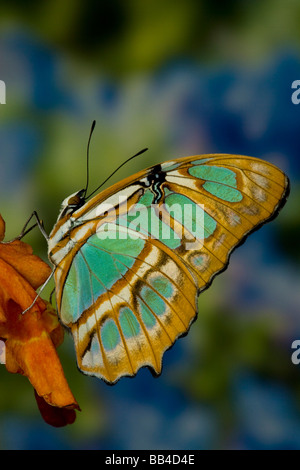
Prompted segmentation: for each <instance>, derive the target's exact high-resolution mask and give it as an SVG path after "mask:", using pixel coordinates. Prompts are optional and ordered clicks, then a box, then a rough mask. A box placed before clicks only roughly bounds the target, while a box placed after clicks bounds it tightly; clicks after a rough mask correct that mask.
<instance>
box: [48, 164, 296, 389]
mask: <svg viewBox="0 0 300 470" xmlns="http://www.w3.org/2000/svg"><path fill="white" fill-rule="evenodd" d="M287 191H288V180H287V178H286V176H285V175H284V174H283V173H282V172H281V170H279V169H278V168H276V167H275V166H274V165H271V164H270V163H267V162H264V161H263V160H259V159H255V158H251V157H242V156H232V155H204V156H196V157H187V158H183V159H179V160H175V161H172V162H166V163H164V164H162V165H156V166H155V167H152V168H150V169H148V170H145V171H144V172H140V173H139V174H137V175H134V176H133V177H131V178H128V179H127V180H125V181H124V182H121V183H119V184H118V185H114V186H113V187H112V188H110V189H108V190H106V191H104V192H103V193H100V194H99V195H97V196H95V197H94V198H93V199H91V200H90V201H89V202H86V203H85V204H84V205H83V206H82V207H79V208H78V210H76V211H75V212H72V213H70V214H67V215H64V216H61V217H59V220H58V222H57V224H56V226H55V227H54V229H53V231H52V233H51V235H50V240H49V256H50V259H51V260H52V261H53V262H54V264H55V265H56V270H55V281H56V296H57V305H58V311H59V315H60V318H61V321H62V323H63V324H64V325H65V326H67V327H68V328H69V329H70V330H71V332H72V334H73V337H74V341H75V348H76V353H77V362H78V366H79V368H80V369H81V370H82V371H83V372H85V373H87V374H91V375H95V376H98V377H101V378H103V379H105V380H106V381H107V382H110V383H114V382H116V381H117V380H118V379H119V378H120V377H122V376H124V375H134V374H136V372H137V371H138V369H139V368H141V367H143V366H148V367H150V368H151V369H153V371H154V372H155V373H157V374H158V373H160V371H161V363H162V356H163V353H164V351H165V350H166V349H168V348H169V347H170V346H171V345H172V344H173V343H174V341H175V340H176V339H177V338H178V337H179V336H180V335H182V334H184V333H186V332H187V330H188V328H189V326H190V324H191V322H192V321H193V319H194V318H195V316H196V311H197V294H198V293H199V292H200V291H201V290H203V289H205V288H206V287H207V286H208V285H209V284H210V282H211V281H212V279H213V277H214V276H215V275H216V274H217V273H218V272H220V271H222V270H223V269H224V268H225V267H226V266H227V264H228V259H229V255H230V253H231V252H232V250H233V249H234V248H235V247H236V246H237V245H239V244H240V243H241V242H242V241H243V239H244V238H245V236H246V235H247V234H249V233H250V232H251V231H253V230H254V229H255V228H257V227H259V226H260V225H261V224H262V223H264V222H266V221H267V220H269V219H271V218H272V217H273V216H275V215H276V213H277V212H278V210H279V208H280V206H281V205H283V203H284V201H285V198H286V195H287ZM72 200H73V199H72Z"/></svg>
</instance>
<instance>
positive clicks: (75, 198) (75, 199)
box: [68, 194, 81, 207]
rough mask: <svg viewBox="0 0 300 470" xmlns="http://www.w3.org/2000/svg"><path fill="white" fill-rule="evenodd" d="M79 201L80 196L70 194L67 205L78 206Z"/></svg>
mask: <svg viewBox="0 0 300 470" xmlns="http://www.w3.org/2000/svg"><path fill="white" fill-rule="evenodd" d="M80 202H81V198H80V196H78V194H77V195H76V196H72V197H70V199H69V200H68V206H75V207H76V206H78V205H79V204H80Z"/></svg>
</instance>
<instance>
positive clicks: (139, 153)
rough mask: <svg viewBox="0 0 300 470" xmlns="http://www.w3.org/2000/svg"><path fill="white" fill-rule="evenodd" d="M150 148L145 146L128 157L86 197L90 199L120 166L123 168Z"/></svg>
mask: <svg viewBox="0 0 300 470" xmlns="http://www.w3.org/2000/svg"><path fill="white" fill-rule="evenodd" d="M147 150H148V148H145V149H143V150H140V151H139V152H138V153H136V154H135V155H133V156H132V157H130V158H128V159H127V160H125V162H123V163H122V164H121V165H120V166H118V168H117V169H116V170H115V171H113V172H112V174H111V175H109V177H108V178H106V180H104V181H103V183H101V184H100V186H98V188H96V189H95V190H94V191H93V192H92V193H91V194H90V195H89V196H87V197H86V199H88V198H89V197H91V196H92V195H93V194H95V193H96V192H97V191H98V190H99V189H100V188H102V186H103V185H104V184H105V183H106V182H107V181H108V180H109V179H110V178H111V177H112V176H113V175H114V174H115V173H117V171H119V170H120V168H122V166H124V165H126V163H128V162H130V160H133V159H134V158H136V157H138V156H139V155H141V154H142V153H144V152H146V151H147Z"/></svg>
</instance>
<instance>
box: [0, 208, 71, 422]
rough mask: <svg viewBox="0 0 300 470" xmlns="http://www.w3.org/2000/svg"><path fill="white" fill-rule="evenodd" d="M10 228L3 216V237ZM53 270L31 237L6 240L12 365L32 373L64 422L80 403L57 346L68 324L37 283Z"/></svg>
mask: <svg viewBox="0 0 300 470" xmlns="http://www.w3.org/2000/svg"><path fill="white" fill-rule="evenodd" d="M4 229H5V225H4V221H3V219H2V217H1V216H0V239H1V236H2V238H3V236H4ZM1 230H2V232H1ZM50 273H51V268H50V267H49V266H48V265H47V264H46V263H44V262H43V261H42V260H41V259H40V258H38V257H37V256H34V255H33V254H32V249H31V247H30V246H29V245H27V244H26V243H23V242H20V241H15V242H12V243H8V244H4V243H0V339H3V340H4V341H5V350H6V368H7V370H8V371H9V372H12V373H20V374H22V375H26V376H27V377H28V379H29V380H30V382H31V384H32V386H33V387H34V389H35V392H36V394H37V396H38V397H39V398H38V399H37V402H38V406H39V408H40V409H41V410H42V411H41V413H42V415H43V416H47V419H46V418H45V419H46V421H47V422H49V424H51V423H50V421H51V420H52V421H53V422H54V423H60V424H53V425H55V426H63V425H64V424H63V423H65V424H70V423H71V422H73V421H74V419H75V411H74V410H75V409H77V410H80V408H79V405H78V403H77V402H76V400H75V398H74V396H73V394H72V392H71V390H70V388H69V386H68V383H67V381H66V378H65V376H64V373H63V369H62V366H61V363H60V361H59V358H58V355H57V352H56V347H58V346H59V344H61V343H62V341H63V337H64V330H63V328H62V326H61V325H60V323H59V321H58V318H57V315H56V313H55V311H54V309H53V308H52V306H51V305H50V304H49V303H46V302H45V301H43V300H42V299H41V298H39V297H38V298H37V299H36V292H35V289H36V287H38V286H40V285H41V284H42V283H43V282H44V281H45V280H46V279H47V277H48V276H49V274H50ZM33 302H34V304H33ZM32 304H33V305H32ZM31 305H32V307H31V308H30V310H28V311H26V312H25V313H24V314H23V312H24V311H25V310H26V309H28V307H30V306H31ZM46 404H47V405H46ZM47 406H50V409H51V413H50V411H49V410H50V409H49V410H48V407H47ZM57 409H59V411H57ZM47 410H48V411H47ZM51 416H52V418H51ZM54 416H55V418H54Z"/></svg>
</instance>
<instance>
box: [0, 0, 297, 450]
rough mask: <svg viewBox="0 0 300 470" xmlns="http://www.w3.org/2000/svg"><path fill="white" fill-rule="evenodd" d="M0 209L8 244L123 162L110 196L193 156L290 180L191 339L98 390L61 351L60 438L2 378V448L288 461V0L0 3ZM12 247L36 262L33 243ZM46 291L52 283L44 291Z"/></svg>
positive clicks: (292, 323)
mask: <svg viewBox="0 0 300 470" xmlns="http://www.w3.org/2000/svg"><path fill="white" fill-rule="evenodd" d="M0 10H1V18H0V79H1V80H3V81H4V82H5V84H6V104H0V198H1V205H0V211H1V214H2V216H3V217H4V219H5V220H6V224H7V232H6V233H7V239H10V238H13V237H14V236H16V235H18V234H19V233H20V230H21V228H22V226H23V225H24V223H25V220H26V219H27V218H28V216H29V215H30V214H31V213H32V211H33V210H37V211H38V213H39V215H40V217H41V218H42V219H43V220H44V224H45V227H46V230H47V231H48V232H50V230H51V228H52V226H53V224H54V223H55V220H56V218H57V215H58V210H59V207H60V203H61V201H62V200H63V199H64V198H65V197H66V196H67V195H69V194H70V193H72V192H74V191H76V190H78V189H81V188H82V187H84V185H85V168H86V145H87V139H88V135H89V130H90V126H91V123H92V121H93V120H94V119H96V121H97V126H96V129H95V132H94V135H93V139H92V144H91V181H90V188H91V189H92V188H95V187H96V186H97V185H99V184H100V183H101V182H102V181H103V180H104V179H105V178H106V177H107V176H108V175H109V174H110V173H111V172H112V171H114V170H115V168H116V167H117V166H118V165H119V164H121V163H122V162H123V161H124V160H125V159H126V158H128V157H130V156H131V155H133V154H134V153H136V152H138V151H139V150H141V149H142V148H144V147H149V151H148V152H146V153H145V154H143V155H142V156H141V157H139V158H138V159H135V160H134V161H132V162H130V163H129V164H128V165H126V166H125V167H124V168H122V170H120V171H119V172H118V174H117V175H115V177H114V178H112V180H110V182H109V184H112V183H113V182H116V181H118V180H120V179H121V178H123V177H125V176H129V175H131V174H133V173H134V172H136V171H138V170H141V169H143V168H145V167H147V166H149V165H152V164H155V163H159V162H162V161H165V160H168V159H171V158H172V159H173V158H177V157H182V156H187V155H194V154H201V153H214V152H216V153H218V152H220V153H227V152H228V153H233V154H234V153H238V154H245V155H251V156H256V157H260V158H263V159H266V160H268V161H270V162H272V163H274V164H276V165H278V166H279V167H280V168H281V169H282V170H284V171H285V172H286V173H287V174H288V175H289V176H290V179H291V188H292V189H291V195H290V198H289V200H288V202H287V204H286V206H285V207H284V210H283V211H282V212H281V213H280V215H279V216H278V218H277V219H275V220H274V221H273V222H272V223H271V224H268V225H266V226H264V227H263V228H262V229H260V230H259V231H258V232H256V233H254V234H252V235H251V236H250V237H249V239H248V240H247V241H246V243H245V244H244V245H243V246H241V247H240V248H239V249H238V250H237V251H236V252H235V253H234V254H233V255H232V258H231V263H230V266H229V268H228V269H227V271H226V272H225V273H223V274H222V275H221V276H219V277H217V278H216V279H215V280H214V282H213V284H212V286H211V287H210V289H208V290H207V291H206V292H204V293H203V294H202V295H201V296H200V298H199V316H198V320H197V321H196V322H195V323H194V324H193V326H192V327H191V330H190V332H189V334H188V335H187V336H186V337H184V338H182V339H180V340H178V341H177V342H176V344H175V345H174V346H173V348H172V349H171V350H169V351H168V352H167V353H166V354H165V356H164V367H163V373H162V375H161V376H160V377H159V378H157V379H154V378H153V377H152V375H151V374H150V372H149V371H148V370H141V371H139V373H138V375H137V376H136V377H135V378H134V379H129V378H123V379H122V380H121V381H120V382H118V383H117V384H116V385H115V386H113V387H109V386H107V385H106V384H105V383H104V382H102V381H100V380H99V379H96V378H89V377H86V376H84V375H82V374H81V373H80V372H78V370H77V368H76V361H75V352H74V347H73V344H72V340H71V338H70V337H69V336H68V335H66V338H65V342H64V344H63V345H62V346H61V347H60V349H59V354H60V357H61V360H62V362H63V366H64V370H65V374H66V376H67V379H68V381H69V384H70V386H71V389H72V391H73V393H74V395H75V397H76V398H77V400H78V402H79V404H80V406H81V409H82V412H81V413H78V414H77V420H76V422H75V424H73V425H71V426H67V427H65V428H62V429H55V428H52V427H50V426H48V425H47V424H45V423H44V422H43V420H42V418H41V417H40V414H39V411H38V409H37V406H36V402H35V399H34V396H33V390H32V387H31V386H30V384H29V382H28V381H27V379H25V378H23V377H21V376H19V375H16V376H15V375H12V374H9V373H8V372H6V370H5V367H4V366H1V365H0V384H1V386H0V449H130V450H132V449H175V450H176V449H177V450H178V449H184V450H185V449H193V450H194V449H300V369H299V366H297V365H295V364H293V363H292V360H291V356H292V353H293V350H292V348H291V345H292V342H293V341H294V340H297V339H300V311H299V306H300V289H299V280H300V279H299V278H300V274H299V263H300V251H299V237H300V212H299V202H300V199H299V191H300V185H299V184H300V159H299V147H300V146H299V135H300V106H298V105H296V104H293V103H292V100H291V97H292V93H293V91H294V90H292V88H291V85H292V82H293V81H294V80H300V4H299V2H297V1H295V0H285V1H284V2H283V1H280V0H272V1H271V0H252V1H251V2H249V1H247V0H229V1H227V2H217V1H215V0H207V1H200V0H185V1H180V0H144V1H143V2H141V1H139V0H127V1H126V2H125V1H121V0H98V1H96V0H90V1H89V2H84V1H83V0H65V1H64V2H61V1H59V0H51V1H48V2H40V1H36V0H28V1H27V2H22V1H21V0H11V1H10V2H6V1H3V0H0ZM25 241H27V242H28V243H30V244H31V245H32V246H33V247H34V250H35V253H36V254H38V255H40V256H41V257H42V258H43V259H45V260H47V251H46V250H47V248H46V243H45V240H44V239H43V237H42V236H41V234H40V233H39V231H38V230H34V231H33V232H31V233H30V234H29V235H28V236H27V237H26V238H25ZM52 288H53V284H52V286H51V287H49V291H51V290H52Z"/></svg>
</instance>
